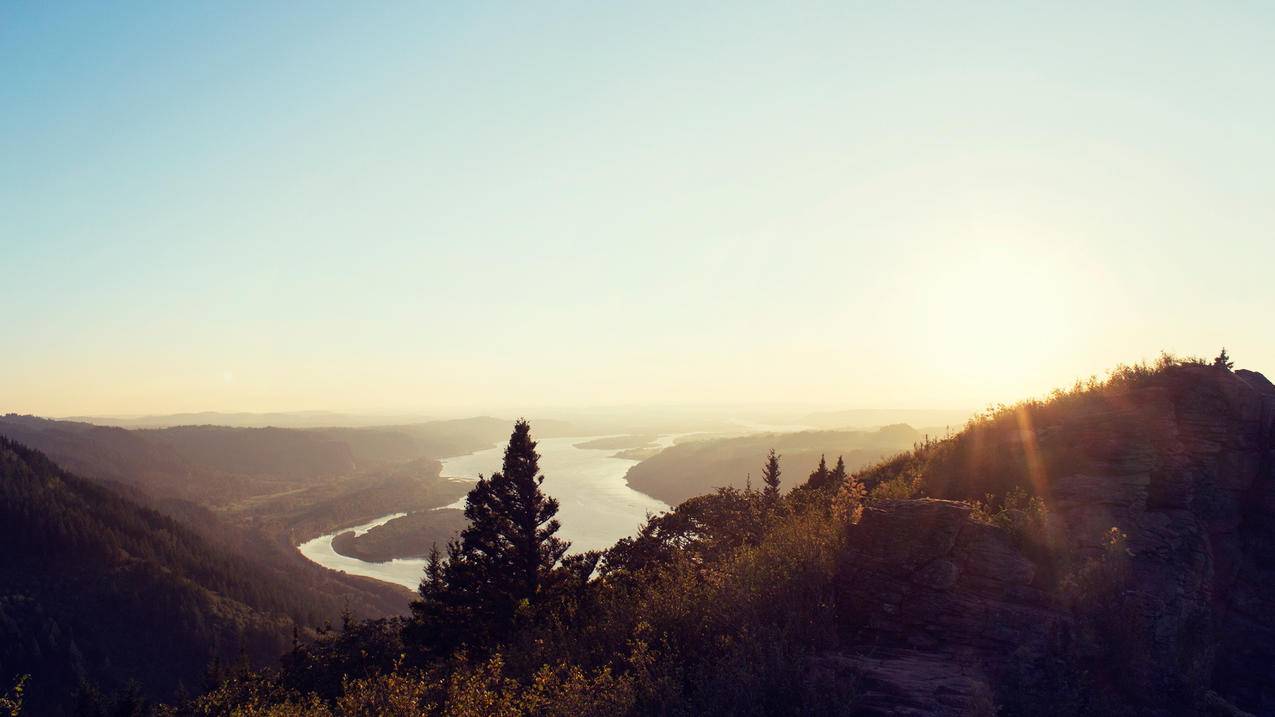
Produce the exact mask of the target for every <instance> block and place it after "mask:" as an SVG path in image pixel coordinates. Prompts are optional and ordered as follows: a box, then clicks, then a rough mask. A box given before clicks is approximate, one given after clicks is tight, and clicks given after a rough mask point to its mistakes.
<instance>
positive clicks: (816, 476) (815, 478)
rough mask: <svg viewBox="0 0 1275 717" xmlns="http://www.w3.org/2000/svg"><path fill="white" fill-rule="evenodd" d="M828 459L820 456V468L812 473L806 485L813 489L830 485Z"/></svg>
mask: <svg viewBox="0 0 1275 717" xmlns="http://www.w3.org/2000/svg"><path fill="white" fill-rule="evenodd" d="M829 475H830V474H829V473H828V457H827V456H825V455H820V456H819V466H818V467H817V468H815V469H814V471H812V472H811V473H810V478H809V479H807V480H806V485H808V486H810V487H811V488H822V487H824V486H826V485H828V476H829Z"/></svg>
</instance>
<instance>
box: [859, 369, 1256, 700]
mask: <svg viewBox="0 0 1275 717" xmlns="http://www.w3.org/2000/svg"><path fill="white" fill-rule="evenodd" d="M1037 418H1038V419H1039V420H1037V421H1036V422H1035V424H1034V425H1030V424H1029V427H1028V428H1027V429H1026V430H1025V431H1024V430H1022V425H1021V423H1020V425H1019V426H1017V427H1016V430H1013V431H1001V432H999V433H997V434H993V435H990V436H984V437H983V438H982V439H981V441H982V443H981V444H980V446H979V448H978V450H979V451H980V453H978V454H970V453H966V454H961V455H960V456H959V458H954V459H953V460H960V461H961V462H962V466H963V467H964V468H965V469H967V470H970V471H978V470H980V462H979V461H980V458H979V456H980V455H981V454H982V453H986V454H988V455H996V454H997V445H996V444H997V442H1002V443H1004V444H1010V443H1012V444H1014V445H1015V446H1016V449H1017V450H1019V451H1020V453H1021V454H1022V455H1024V456H1025V460H1024V470H1025V472H1027V473H1030V474H1032V475H1031V476H1030V478H1031V480H1032V481H1033V483H1035V484H1037V485H1036V491H1035V492H1036V493H1037V494H1038V495H1040V496H1041V497H1042V498H1043V499H1044V500H1045V503H1046V506H1047V507H1048V510H1049V514H1050V515H1051V516H1052V517H1051V521H1052V524H1053V527H1054V530H1053V531H1052V532H1051V535H1053V536H1056V537H1055V541H1056V542H1057V543H1058V547H1059V548H1060V549H1061V550H1063V551H1065V552H1066V554H1068V555H1073V556H1095V557H1096V556H1099V555H1101V554H1102V550H1103V546H1104V544H1105V543H1106V542H1107V541H1108V538H1109V531H1110V530H1111V528H1113V527H1116V528H1118V529H1120V530H1121V531H1123V532H1124V533H1125V534H1126V535H1127V536H1128V538H1127V543H1126V547H1127V554H1128V558H1127V566H1128V567H1127V573H1126V579H1125V580H1124V581H1123V582H1122V583H1121V585H1122V589H1121V591H1120V593H1119V594H1118V595H1116V596H1115V597H1114V598H1113V600H1112V604H1111V606H1110V609H1109V610H1107V611H1106V612H1107V613H1108V614H1109V615H1110V616H1111V617H1112V618H1113V619H1114V621H1115V625H1116V628H1117V630H1116V631H1118V632H1119V638H1120V640H1121V643H1120V644H1121V645H1122V646H1123V647H1122V650H1121V652H1120V654H1119V660H1118V662H1119V666H1120V669H1119V670H1118V671H1114V672H1107V673H1104V674H1101V675H1096V676H1095V679H1096V680H1097V681H1098V682H1099V683H1101V686H1102V690H1103V691H1106V692H1108V693H1110V694H1112V695H1115V696H1116V698H1117V699H1118V701H1119V703H1120V704H1121V705H1122V706H1127V707H1130V708H1132V709H1134V710H1135V713H1141V714H1195V713H1198V711H1199V710H1203V709H1205V707H1201V705H1208V707H1207V709H1209V710H1218V709H1223V708H1225V707H1226V706H1227V705H1228V704H1229V705H1233V706H1235V707H1238V708H1240V709H1242V710H1245V711H1248V712H1251V713H1255V714H1275V386H1272V384H1271V383H1270V382H1269V381H1267V380H1266V379H1265V378H1264V377H1263V376H1261V374H1257V373H1253V372H1248V371H1237V372H1235V373H1231V372H1228V371H1223V370H1220V369H1214V368H1211V367H1205V366H1183V367H1174V368H1170V369H1166V370H1164V371H1162V372H1160V373H1158V374H1156V375H1155V376H1153V377H1151V378H1150V379H1148V380H1146V381H1145V382H1143V383H1142V384H1139V385H1138V386H1137V387H1135V388H1133V389H1131V390H1129V391H1124V392H1118V393H1112V394H1110V395H1108V394H1101V395H1099V396H1098V397H1096V398H1093V399H1090V400H1086V401H1084V402H1077V403H1076V404H1075V405H1072V406H1065V407H1062V408H1060V409H1058V410H1050V411H1042V412H1040V414H1039V415H1038V416H1037ZM1023 447H1026V450H1022V448H1023ZM1036 455H1039V456H1042V458H1040V459H1039V460H1035V456H1036ZM988 460H992V459H988ZM1020 543H1021V541H1019V540H1017V539H1016V538H1015V536H1014V535H1011V534H1010V532H1009V531H1007V530H1005V529H1002V528H998V527H995V526H993V525H989V524H986V523H982V522H978V521H975V520H973V519H972V517H971V509H970V508H969V507H968V506H967V505H966V504H965V503H960V502H953V501H944V500H933V499H925V500H907V501H888V502H882V503H878V504H876V505H873V506H872V507H869V508H868V509H867V510H866V511H865V512H864V515H863V518H862V520H861V521H860V523H859V524H858V525H857V526H854V527H853V528H852V529H851V531H850V541H849V549H848V550H847V551H846V553H845V555H844V556H843V562H842V567H841V570H840V578H839V584H838V585H839V587H838V595H837V608H838V611H839V615H840V623H841V624H842V626H843V630H844V633H845V634H844V635H843V637H844V640H843V644H850V645H855V646H857V647H856V649H855V650H853V651H852V652H853V654H852V655H851V656H850V658H849V659H852V660H854V661H855V664H856V667H857V671H858V673H859V674H860V675H861V692H862V694H863V710H864V712H865V713H866V714H897V715H911V714H917V715H920V714H977V713H980V712H987V713H990V712H991V710H992V709H993V707H992V705H993V704H996V703H997V702H998V700H999V699H1000V698H999V697H998V692H1002V691H1003V689H1004V685H1005V684H1006V681H1007V680H1011V679H1013V676H1014V675H1018V676H1019V677H1021V676H1022V674H1023V672H1024V670H1026V671H1027V673H1028V675H1029V677H1030V676H1031V675H1030V673H1031V671H1032V670H1035V669H1038V668H1037V667H1031V666H1038V665H1041V664H1048V663H1049V662H1050V660H1051V659H1053V658H1054V657H1055V656H1057V655H1059V654H1062V653H1063V652H1066V651H1067V650H1068V649H1071V652H1070V653H1069V654H1075V652H1076V650H1075V649H1074V648H1075V644H1076V642H1077V641H1078V640H1080V639H1081V636H1082V632H1083V631H1082V629H1081V628H1080V626H1078V624H1077V623H1078V622H1079V616H1078V615H1077V614H1075V609H1074V608H1073V607H1069V605H1070V603H1069V602H1068V600H1067V599H1066V598H1065V596H1064V592H1065V591H1064V590H1062V589H1061V588H1060V581H1059V579H1058V578H1059V576H1058V575H1050V574H1049V572H1050V569H1051V566H1049V565H1046V564H1045V563H1044V561H1043V560H1042V558H1041V557H1040V556H1037V557H1036V558H1035V559H1032V558H1030V557H1029V556H1028V554H1027V552H1026V551H1025V550H1024V549H1023V548H1022V547H1020ZM1042 708H1043V706H1042ZM1076 709H1078V710H1080V711H1083V708H1076ZM1089 709H1090V710H1092V709H1094V708H1093V707H1092V705H1091V706H1090V707H1089ZM1047 711H1050V712H1051V713H1064V712H1065V711H1066V707H1065V706H1063V705H1055V706H1054V708H1050V709H1048V710H1047Z"/></svg>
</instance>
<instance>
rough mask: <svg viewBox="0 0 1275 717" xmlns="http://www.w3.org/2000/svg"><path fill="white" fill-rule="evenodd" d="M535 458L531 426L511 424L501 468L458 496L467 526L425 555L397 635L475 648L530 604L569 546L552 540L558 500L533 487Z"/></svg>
mask: <svg viewBox="0 0 1275 717" xmlns="http://www.w3.org/2000/svg"><path fill="white" fill-rule="evenodd" d="M539 460H540V455H539V454H538V453H536V442H535V441H533V440H532V439H531V425H530V424H529V423H527V421H525V420H519V421H518V422H517V423H516V424H514V431H513V433H512V434H511V435H510V437H509V445H508V446H507V447H506V448H505V459H504V463H503V465H502V467H501V471H500V472H498V473H493V474H491V476H489V477H486V478H483V477H480V478H479V479H478V483H477V484H476V485H475V486H474V487H473V489H472V490H470V491H469V494H468V495H467V496H465V517H466V518H467V519H468V520H469V525H468V526H467V527H466V528H465V529H464V530H463V531H461V534H460V539H459V540H453V541H452V542H451V543H449V544H448V546H447V561H446V563H443V562H442V559H441V557H440V556H439V555H438V554H437V550H435V551H433V552H432V553H431V555H430V559H429V562H428V564H427V565H426V569H425V575H424V578H423V579H422V580H421V584H420V587H419V589H418V593H419V595H420V599H419V600H417V601H416V602H415V603H413V605H412V613H413V618H414V619H413V624H412V625H411V626H409V629H407V630H405V632H404V636H405V638H407V639H408V640H409V641H411V642H415V643H417V644H422V645H424V646H425V647H426V648H427V649H429V650H431V651H435V652H443V653H446V652H448V651H450V649H451V648H452V647H455V646H457V645H458V644H460V643H461V642H468V643H469V644H470V645H471V646H474V647H480V646H485V645H490V644H492V643H493V642H495V641H499V640H501V639H503V638H504V637H506V636H507V635H508V633H509V630H510V629H511V628H512V626H513V624H514V622H515V620H516V619H517V617H518V615H519V614H520V613H522V612H524V611H529V610H530V609H531V608H532V607H534V606H535V604H536V602H537V599H538V598H539V596H540V593H541V592H542V589H543V588H544V587H545V586H546V584H547V582H548V578H549V576H550V574H551V573H552V571H553V570H554V567H555V566H556V565H557V564H558V562H559V561H560V560H561V559H562V556H563V554H564V553H566V551H567V548H568V547H569V544H568V543H567V542H565V541H563V540H562V539H560V538H558V537H557V536H556V535H555V533H557V532H558V527H559V525H558V521H557V520H556V519H555V518H554V516H555V515H556V514H557V512H558V501H556V500H554V499H553V498H550V497H548V496H546V495H545V494H544V492H543V491H542V490H541V489H540V488H541V485H542V484H543V483H544V476H543V475H540V467H539Z"/></svg>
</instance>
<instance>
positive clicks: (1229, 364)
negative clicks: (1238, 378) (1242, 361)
mask: <svg viewBox="0 0 1275 717" xmlns="http://www.w3.org/2000/svg"><path fill="white" fill-rule="evenodd" d="M1213 365H1214V366H1216V367H1217V368H1224V369H1226V370H1227V371H1230V370H1231V369H1233V368H1235V362H1234V361H1232V360H1231V357H1230V355H1228V354H1227V353H1226V347H1225V346H1223V347H1222V353H1220V354H1218V355H1217V358H1215V359H1213Z"/></svg>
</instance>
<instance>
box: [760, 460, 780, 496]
mask: <svg viewBox="0 0 1275 717" xmlns="http://www.w3.org/2000/svg"><path fill="white" fill-rule="evenodd" d="M780 472H781V471H780V470H779V456H778V455H776V453H775V449H774V448H772V449H770V455H768V456H766V465H765V466H764V467H763V468H762V472H761V479H762V482H763V483H765V484H766V487H765V488H763V489H762V491H761V495H762V499H763V500H764V501H765V502H766V504H767V505H774V504H775V503H777V502H779V475H780Z"/></svg>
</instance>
